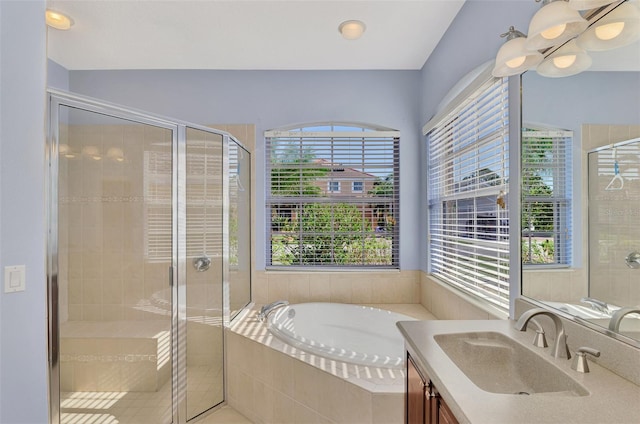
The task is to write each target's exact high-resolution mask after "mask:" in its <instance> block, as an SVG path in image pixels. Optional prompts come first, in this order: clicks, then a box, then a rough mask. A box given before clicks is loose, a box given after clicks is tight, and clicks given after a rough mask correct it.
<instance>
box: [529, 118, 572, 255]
mask: <svg viewBox="0 0 640 424" xmlns="http://www.w3.org/2000/svg"><path fill="white" fill-rule="evenodd" d="M572 146H573V132H571V131H563V130H546V129H542V130H536V129H527V128H525V129H523V131H522V263H523V264H527V265H570V263H571V195H572V192H571V174H572V172H571V170H572V166H571V164H572V157H571V149H572Z"/></svg>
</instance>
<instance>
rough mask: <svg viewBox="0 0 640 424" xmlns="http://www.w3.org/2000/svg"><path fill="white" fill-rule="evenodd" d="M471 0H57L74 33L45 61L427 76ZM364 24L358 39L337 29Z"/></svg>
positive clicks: (51, 46) (51, 44)
mask: <svg viewBox="0 0 640 424" xmlns="http://www.w3.org/2000/svg"><path fill="white" fill-rule="evenodd" d="M463 3H464V0H389V1H383V0H353V1H352V0H342V1H340V0H337V1H336V0H333V1H329V0H286V1H273V0H253V1H249V0H195V1H194V0H161V1H158V0H152V1H145V0H55V1H50V2H49V3H48V7H49V8H51V9H54V10H56V11H59V12H63V13H66V14H68V15H70V16H71V17H72V18H73V20H74V22H75V24H74V25H73V26H72V27H71V29H70V30H69V31H59V30H55V29H51V28H50V29H49V30H48V31H49V33H48V55H49V57H50V58H51V59H53V60H54V61H56V62H58V63H59V64H60V65H62V66H64V67H65V68H67V69H69V70H83V69H84V70H90V69H91V70H93V69H234V70H240V69H255V70H269V69H274V70H327V69H344V70H351V69H354V70H355V69H393V70H397V69H408V70H414V69H420V68H422V66H423V65H424V62H425V61H426V60H427V58H428V57H429V55H430V54H431V52H432V51H433V50H434V48H435V47H436V45H437V44H438V42H439V41H440V39H441V38H442V36H443V35H444V33H445V31H446V30H447V28H448V27H449V25H450V23H451V22H452V20H453V19H454V17H455V16H456V14H457V13H458V11H459V10H460V8H461V7H462V5H463ZM349 19H357V20H360V21H363V22H364V23H365V24H366V31H365V33H364V35H363V36H362V38H360V39H359V40H346V39H343V38H342V36H341V35H340V34H339V32H338V25H339V24H340V23H341V22H343V21H345V20H349Z"/></svg>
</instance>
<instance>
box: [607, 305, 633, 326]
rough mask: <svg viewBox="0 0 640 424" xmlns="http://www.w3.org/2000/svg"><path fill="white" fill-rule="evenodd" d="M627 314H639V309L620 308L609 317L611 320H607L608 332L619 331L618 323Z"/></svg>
mask: <svg viewBox="0 0 640 424" xmlns="http://www.w3.org/2000/svg"><path fill="white" fill-rule="evenodd" d="M628 314H640V307H638V306H632V307H627V308H620V309H618V310H617V311H615V312H614V313H613V315H611V320H609V330H611V331H618V330H620V322H621V321H622V318H624V316H625V315H628Z"/></svg>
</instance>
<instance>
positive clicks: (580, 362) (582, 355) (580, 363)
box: [571, 347, 600, 373]
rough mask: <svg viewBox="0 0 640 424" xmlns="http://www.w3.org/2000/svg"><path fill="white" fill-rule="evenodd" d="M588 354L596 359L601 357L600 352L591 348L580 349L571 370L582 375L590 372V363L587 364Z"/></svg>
mask: <svg viewBox="0 0 640 424" xmlns="http://www.w3.org/2000/svg"><path fill="white" fill-rule="evenodd" d="M587 354H589V355H593V356H595V357H596V358H598V357H600V351H599V350H596V349H593V348H590V347H579V348H578V350H576V357H575V359H574V360H573V363H572V364H571V368H572V369H574V370H576V371H578V372H582V373H587V372H589V363H588V362H587Z"/></svg>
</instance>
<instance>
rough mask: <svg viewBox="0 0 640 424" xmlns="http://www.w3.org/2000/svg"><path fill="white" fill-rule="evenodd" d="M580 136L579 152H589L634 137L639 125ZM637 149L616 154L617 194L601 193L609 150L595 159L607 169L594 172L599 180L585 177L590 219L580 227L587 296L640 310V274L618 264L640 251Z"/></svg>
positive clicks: (600, 128) (594, 129)
mask: <svg viewBox="0 0 640 424" xmlns="http://www.w3.org/2000/svg"><path fill="white" fill-rule="evenodd" d="M585 130H587V131H585ZM583 132H585V136H584V139H585V143H584V144H585V146H584V147H585V151H589V150H592V149H594V148H596V147H600V146H606V145H610V144H612V143H617V142H619V141H624V140H629V139H632V138H638V137H640V125H634V126H622V125H615V126H614V125H588V126H586V128H584V129H583ZM638 145H640V142H638V143H636V144H635V145H634V147H631V148H630V150H625V149H626V148H620V149H618V151H617V155H618V159H619V162H620V174H621V175H622V176H623V177H624V185H623V186H622V189H621V190H605V188H606V186H607V185H608V184H609V182H610V181H611V178H612V175H613V170H612V168H613V163H611V161H612V160H613V150H612V149H607V150H604V151H601V152H599V153H598V154H597V155H598V157H599V159H598V161H599V162H600V164H599V167H604V168H608V169H604V170H603V169H601V170H600V171H601V174H602V173H604V174H605V175H598V170H597V169H595V170H594V169H590V172H589V173H590V183H591V184H592V189H591V193H590V196H589V205H588V206H589V213H590V216H589V221H588V223H587V222H585V226H586V225H588V228H589V232H588V234H589V235H590V237H589V243H588V245H589V258H590V262H589V267H590V268H589V285H590V295H591V296H592V297H595V298H597V299H603V300H605V301H606V302H608V303H612V304H614V305H618V306H633V305H638V304H640V285H639V284H638V279H640V270H639V269H632V268H629V267H627V266H626V264H625V261H624V259H625V257H626V256H627V254H629V253H630V252H633V251H640V225H639V222H640V180H638V177H639V174H638V172H639V171H638V170H639V169H640V157H639V156H638V152H640V149H637V147H635V146H638ZM592 155H593V154H592ZM602 162H606V163H604V164H603V163H602ZM591 163H594V161H592V162H591ZM585 169H586V168H585ZM602 171H605V172H602ZM607 171H608V172H607ZM585 174H586V172H585ZM594 184H597V189H594V187H596V186H595V185H594ZM583 210H585V211H586V210H587V209H586V208H585V209H583Z"/></svg>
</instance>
